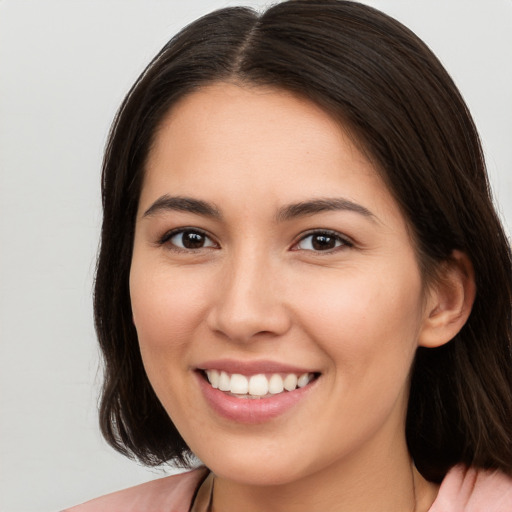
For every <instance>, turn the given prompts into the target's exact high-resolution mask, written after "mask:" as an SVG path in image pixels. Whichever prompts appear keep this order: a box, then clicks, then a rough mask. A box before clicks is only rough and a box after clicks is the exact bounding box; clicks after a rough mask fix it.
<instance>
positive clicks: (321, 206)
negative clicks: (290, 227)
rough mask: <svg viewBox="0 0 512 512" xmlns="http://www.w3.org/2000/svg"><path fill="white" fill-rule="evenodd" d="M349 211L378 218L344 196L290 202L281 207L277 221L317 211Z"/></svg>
mask: <svg viewBox="0 0 512 512" xmlns="http://www.w3.org/2000/svg"><path fill="white" fill-rule="evenodd" d="M340 210H341V211H349V212H354V213H357V214H360V215H363V216H364V217H368V218H369V219H371V220H373V221H374V220H376V217H375V215H374V214H373V213H372V212H371V211H370V210H368V209H367V208H365V207H364V206H362V205H360V204H357V203H354V202H353V201H350V200H348V199H344V198H338V197H334V198H325V199H313V200H311V201H302V202H300V203H295V204H290V205H288V206H285V207H283V208H281V209H280V210H279V211H278V213H277V216H276V218H277V221H278V222H283V221H287V220H291V219H295V218H297V217H306V216H308V215H313V214H315V213H322V212H332V211H340Z"/></svg>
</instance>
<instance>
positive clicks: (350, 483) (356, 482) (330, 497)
mask: <svg viewBox="0 0 512 512" xmlns="http://www.w3.org/2000/svg"><path fill="white" fill-rule="evenodd" d="M401 452H402V453H400V454H398V453H397V452H396V451H395V452H389V451H388V450H383V454H382V455H383V457H382V458H377V459H376V458H375V457H373V458H372V459H371V460H368V461H364V460H361V458H359V459H358V462H357V464H355V463H354V461H350V460H346V461H344V463H342V464H340V463H336V464H333V465H331V466H329V467H327V468H323V469H322V470H321V471H317V472H313V473H309V474H308V475H307V476H305V477H303V478H300V479H295V480H293V481H290V482H289V483H284V484H280V485H250V484H245V483H239V482H235V481H233V480H229V479H225V478H221V477H218V476H216V477H215V483H214V493H213V503H212V509H211V510H212V512H235V511H236V512H239V511H240V510H244V512H263V511H268V510H272V511H273V512H311V510H329V512H360V511H361V510H365V511H368V512H426V511H427V510H428V509H429V508H430V506H431V505H432V502H433V501H434V499H435V496H436V494H437V490H438V489H437V486H435V485H433V484H431V483H429V482H427V481H426V480H424V479H423V477H422V476H421V475H420V474H419V473H418V472H417V470H416V469H415V468H414V465H413V463H412V461H411V459H410V457H409V455H408V453H407V450H406V448H405V446H404V447H403V450H401ZM374 454H375V452H374Z"/></svg>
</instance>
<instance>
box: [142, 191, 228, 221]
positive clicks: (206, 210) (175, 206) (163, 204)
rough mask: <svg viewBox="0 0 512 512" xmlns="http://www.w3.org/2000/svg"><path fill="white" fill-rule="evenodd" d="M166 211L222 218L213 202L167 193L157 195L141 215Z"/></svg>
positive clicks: (148, 215)
mask: <svg viewBox="0 0 512 512" xmlns="http://www.w3.org/2000/svg"><path fill="white" fill-rule="evenodd" d="M168 211H178V212H188V213H195V214H196V215H203V216H205V217H211V218H213V219H218V220H220V219H222V214H221V213H220V211H219V210H218V208H217V207H216V206H214V205H213V204H210V203H207V202H206V201H201V200H200V199H193V198H191V197H182V196H169V195H167V194H166V195H163V196H162V197H159V198H158V199H157V200H156V201H155V202H154V203H153V204H152V205H151V206H150V207H149V208H148V209H147V210H146V211H145V212H144V214H143V215H142V216H143V217H151V216H153V215H157V214H158V213H162V212H168Z"/></svg>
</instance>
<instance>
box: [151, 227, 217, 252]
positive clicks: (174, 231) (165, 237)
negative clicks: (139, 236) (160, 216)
mask: <svg viewBox="0 0 512 512" xmlns="http://www.w3.org/2000/svg"><path fill="white" fill-rule="evenodd" d="M185 231H192V232H195V233H199V234H201V235H203V236H204V237H206V238H208V240H210V241H211V242H212V243H213V244H215V246H216V248H218V247H219V243H218V242H217V241H216V240H215V238H214V237H213V236H212V235H210V233H208V231H205V230H204V229H201V228H196V227H194V226H182V227H179V228H173V229H170V230H169V231H166V232H165V233H164V234H163V235H162V236H161V237H160V238H159V239H158V240H157V242H156V244H157V245H166V244H168V243H169V241H170V240H171V238H173V237H174V236H176V235H178V234H179V233H183V232H185ZM170 245H171V246H172V250H174V251H177V252H197V251H200V250H201V249H210V248H211V247H200V248H198V249H186V248H182V247H178V246H176V245H174V244H170Z"/></svg>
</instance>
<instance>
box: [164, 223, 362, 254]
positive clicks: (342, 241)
mask: <svg viewBox="0 0 512 512" xmlns="http://www.w3.org/2000/svg"><path fill="white" fill-rule="evenodd" d="M187 232H188V233H190V234H196V235H200V236H201V237H204V239H207V240H209V241H210V242H211V243H210V245H206V246H203V247H197V248H186V247H179V246H177V245H176V244H174V243H170V241H171V240H172V238H174V237H175V236H176V235H180V234H181V235H183V234H185V233H187ZM314 236H317V237H322V236H323V237H325V238H329V239H334V241H335V244H336V245H335V247H333V248H329V249H326V250H314V248H312V249H303V248H302V249H301V248H299V247H298V246H299V244H301V243H302V242H304V241H305V240H307V239H308V238H309V237H314ZM157 243H158V245H169V246H170V248H171V250H172V251H175V252H185V253H190V252H196V251H198V250H201V249H208V248H211V247H214V248H218V247H219V245H218V244H217V243H216V242H215V241H214V240H213V239H212V238H211V237H210V236H209V235H208V233H206V232H205V231H203V230H202V229H199V228H193V227H189V228H188V227H187V228H177V229H173V230H171V231H168V232H167V233H165V234H164V235H163V236H162V237H161V238H160V239H159V240H158V242H157ZM312 244H313V243H312ZM353 246H354V244H353V243H352V242H351V241H350V240H349V239H348V238H347V237H345V236H342V235H341V234H340V233H338V232H336V231H331V230H328V229H316V230H311V231H308V232H307V233H304V234H303V235H302V236H301V237H300V238H299V240H298V241H297V242H295V243H294V244H293V246H292V249H291V250H292V251H308V252H313V253H316V254H322V253H325V254H332V253H334V252H337V251H339V250H343V249H344V248H350V247H353Z"/></svg>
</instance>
